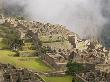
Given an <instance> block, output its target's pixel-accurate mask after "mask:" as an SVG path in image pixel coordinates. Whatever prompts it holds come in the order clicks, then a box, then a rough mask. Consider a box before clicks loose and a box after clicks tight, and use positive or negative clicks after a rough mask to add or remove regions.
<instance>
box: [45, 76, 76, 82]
mask: <svg viewBox="0 0 110 82" xmlns="http://www.w3.org/2000/svg"><path fill="white" fill-rule="evenodd" d="M43 78H44V79H45V81H46V82H72V76H64V77H43ZM76 82H77V81H76Z"/></svg>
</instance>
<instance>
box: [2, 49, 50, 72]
mask: <svg viewBox="0 0 110 82" xmlns="http://www.w3.org/2000/svg"><path fill="white" fill-rule="evenodd" d="M14 54H15V53H14V52H12V51H9V50H0V62H1V63H10V64H12V65H15V66H16V67H23V68H28V69H32V70H35V71H39V72H46V71H51V70H52V68H51V67H49V66H47V65H46V64H44V63H43V62H42V60H40V59H39V58H36V57H13V55H14Z"/></svg>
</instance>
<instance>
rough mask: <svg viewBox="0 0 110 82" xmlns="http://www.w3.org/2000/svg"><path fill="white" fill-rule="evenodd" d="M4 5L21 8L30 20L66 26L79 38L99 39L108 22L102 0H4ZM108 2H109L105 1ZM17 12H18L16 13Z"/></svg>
mask: <svg viewBox="0 0 110 82" xmlns="http://www.w3.org/2000/svg"><path fill="white" fill-rule="evenodd" d="M4 1H5V3H7V4H5V3H4V4H5V5H9V6H12V5H20V6H21V7H22V6H23V14H25V15H26V16H27V18H29V19H31V20H36V21H41V22H50V23H53V24H61V25H64V26H67V28H68V29H70V30H71V31H73V32H75V33H77V34H79V35H80V37H82V38H85V37H99V36H100V35H101V33H102V30H103V29H104V25H105V24H106V22H107V21H108V19H107V17H106V16H105V15H104V14H103V12H105V11H103V10H104V9H105V8H106V7H105V5H106V4H104V2H103V1H104V0H10V1H9V0H4ZM105 1H109V0H105ZM18 12H19V11H18Z"/></svg>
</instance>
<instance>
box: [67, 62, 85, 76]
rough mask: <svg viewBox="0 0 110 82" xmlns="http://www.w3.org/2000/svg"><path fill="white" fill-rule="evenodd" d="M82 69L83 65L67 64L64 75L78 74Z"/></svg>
mask: <svg viewBox="0 0 110 82" xmlns="http://www.w3.org/2000/svg"><path fill="white" fill-rule="evenodd" d="M83 69H84V67H83V65H82V64H80V63H76V62H74V63H72V62H69V63H68V64H67V71H66V73H67V74H69V75H74V73H80V72H82V71H83Z"/></svg>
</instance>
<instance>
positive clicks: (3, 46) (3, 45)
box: [0, 38, 7, 49]
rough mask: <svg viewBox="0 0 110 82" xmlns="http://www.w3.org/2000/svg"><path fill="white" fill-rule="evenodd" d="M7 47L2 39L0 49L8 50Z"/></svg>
mask: <svg viewBox="0 0 110 82" xmlns="http://www.w3.org/2000/svg"><path fill="white" fill-rule="evenodd" d="M6 47H7V45H6V44H4V43H3V38H0V49H3V48H6Z"/></svg>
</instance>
